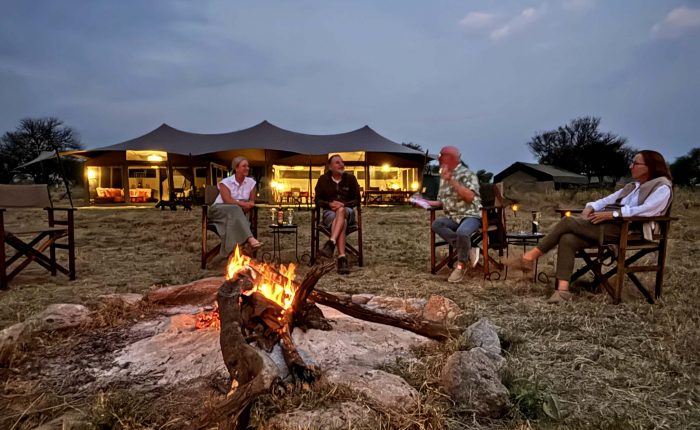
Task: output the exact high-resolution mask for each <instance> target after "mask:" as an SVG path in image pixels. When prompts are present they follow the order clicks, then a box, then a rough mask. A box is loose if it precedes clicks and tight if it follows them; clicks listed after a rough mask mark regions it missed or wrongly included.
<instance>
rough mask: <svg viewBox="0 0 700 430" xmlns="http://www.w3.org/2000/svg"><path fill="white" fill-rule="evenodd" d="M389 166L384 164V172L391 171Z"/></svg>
mask: <svg viewBox="0 0 700 430" xmlns="http://www.w3.org/2000/svg"><path fill="white" fill-rule="evenodd" d="M389 167H391V166H389V165H388V164H382V172H388V171H389Z"/></svg>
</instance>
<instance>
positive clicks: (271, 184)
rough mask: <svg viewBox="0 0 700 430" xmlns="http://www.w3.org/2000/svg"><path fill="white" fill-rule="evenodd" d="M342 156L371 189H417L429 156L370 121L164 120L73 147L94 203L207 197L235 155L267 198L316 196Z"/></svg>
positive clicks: (349, 167) (349, 169) (354, 172)
mask: <svg viewBox="0 0 700 430" xmlns="http://www.w3.org/2000/svg"><path fill="white" fill-rule="evenodd" d="M336 153H337V154H341V156H342V157H343V159H344V160H345V161H346V168H347V170H348V171H349V172H351V173H353V174H354V175H355V176H356V177H357V179H358V181H359V182H360V185H361V187H362V188H363V189H364V190H377V191H379V190H381V191H384V190H387V191H389V190H394V191H406V192H408V191H411V190H417V189H418V187H419V186H420V185H419V184H420V183H421V175H422V167H423V166H424V165H425V163H426V161H427V160H426V154H424V153H422V152H420V151H416V150H414V149H412V148H409V147H406V146H404V145H401V144H399V143H396V142H393V141H391V140H389V139H387V138H386V137H384V136H382V135H380V134H379V133H377V132H376V131H374V130H373V129H372V128H370V127H369V126H364V127H362V128H359V129H357V130H354V131H350V132H347V133H340V134H328V135H314V134H305V133H298V132H294V131H290V130H285V129H283V128H280V127H277V126H275V125H273V124H271V123H269V122H267V121H263V122H261V123H259V124H257V125H255V126H253V127H250V128H247V129H243V130H238V131H233V132H229V133H220V134H201V133H191V132H187V131H182V130H178V129H175V128H173V127H170V126H169V125H167V124H163V125H161V126H160V127H158V128H156V129H155V130H153V131H151V132H149V133H146V134H144V135H143V136H139V137H136V138H134V139H130V140H127V141H124V142H121V143H117V144H114V145H109V146H105V147H101V148H95V149H88V150H82V151H71V152H70V155H73V156H78V157H82V158H84V159H85V160H86V162H85V186H86V189H87V190H89V192H90V199H91V202H94V203H106V202H118V203H121V202H134V201H136V202H141V201H158V200H160V199H162V200H169V199H173V198H174V196H175V195H176V194H178V193H182V194H184V195H193V196H201V195H203V190H204V186H205V185H213V184H216V183H217V182H218V181H219V180H220V179H221V178H223V177H224V176H225V175H226V174H227V169H228V168H229V163H230V161H231V159H233V157H235V156H237V155H243V156H245V157H247V158H248V160H250V164H251V167H252V169H251V170H252V171H251V175H252V176H254V177H255V178H256V179H257V180H258V182H259V184H260V185H261V186H260V187H259V193H260V197H261V198H262V199H264V200H268V201H276V202H280V201H284V200H285V199H286V200H289V199H290V197H292V196H295V197H297V198H298V197H299V196H303V197H305V198H307V199H309V200H310V199H311V198H312V196H311V194H312V192H313V187H314V186H315V183H316V180H317V179H318V177H319V176H320V175H321V174H322V173H323V171H324V166H325V164H326V160H327V159H328V156H329V155H332V154H336Z"/></svg>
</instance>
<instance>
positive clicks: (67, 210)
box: [44, 206, 78, 212]
mask: <svg viewBox="0 0 700 430" xmlns="http://www.w3.org/2000/svg"><path fill="white" fill-rule="evenodd" d="M44 210H54V211H66V212H69V211H73V212H75V211H77V210H78V208H61V207H59V208H57V207H55V206H54V207H52V208H49V207H46V208H44Z"/></svg>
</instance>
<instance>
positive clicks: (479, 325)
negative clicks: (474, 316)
mask: <svg viewBox="0 0 700 430" xmlns="http://www.w3.org/2000/svg"><path fill="white" fill-rule="evenodd" d="M496 329H497V327H496V326H495V325H494V324H493V323H492V322H491V321H489V320H488V319H486V318H482V319H480V320H479V321H477V322H475V323H474V324H472V325H470V326H469V327H467V329H466V330H465V331H464V333H462V343H464V344H467V345H469V346H471V347H479V348H482V349H483V350H484V351H486V355H488V356H489V358H491V359H492V360H493V361H494V363H495V364H496V366H497V367H498V368H500V367H501V366H502V365H503V364H504V362H505V360H504V359H503V357H502V356H501V340H500V339H499V338H498V333H496Z"/></svg>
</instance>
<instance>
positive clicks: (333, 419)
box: [265, 402, 377, 430]
mask: <svg viewBox="0 0 700 430" xmlns="http://www.w3.org/2000/svg"><path fill="white" fill-rule="evenodd" d="M376 422H377V414H376V413H375V412H374V411H372V410H371V409H369V408H367V407H364V406H361V405H358V404H357V403H354V402H343V403H341V404H339V405H332V406H329V407H327V408H319V409H314V410H312V411H294V412H287V413H284V414H279V415H275V416H273V417H272V418H270V419H269V420H268V422H267V423H266V427H265V428H268V429H270V430H299V429H319V430H320V429H323V430H346V429H352V428H372V427H373V425H374V424H375V423H376Z"/></svg>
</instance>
